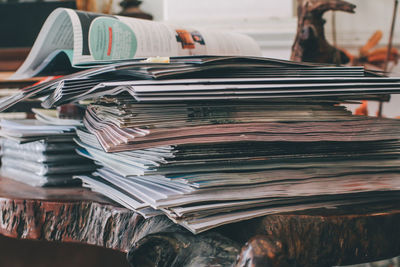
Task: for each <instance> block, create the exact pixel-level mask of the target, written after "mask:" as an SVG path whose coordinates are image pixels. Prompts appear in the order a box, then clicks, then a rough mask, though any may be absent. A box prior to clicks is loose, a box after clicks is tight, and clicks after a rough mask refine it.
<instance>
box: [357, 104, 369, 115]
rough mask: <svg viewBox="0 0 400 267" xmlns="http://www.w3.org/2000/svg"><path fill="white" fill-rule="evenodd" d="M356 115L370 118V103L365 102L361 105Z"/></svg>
mask: <svg viewBox="0 0 400 267" xmlns="http://www.w3.org/2000/svg"><path fill="white" fill-rule="evenodd" d="M354 115H363V116H368V101H366V100H363V101H362V103H361V105H360V106H359V107H358V108H357V109H356V110H355V111H354Z"/></svg>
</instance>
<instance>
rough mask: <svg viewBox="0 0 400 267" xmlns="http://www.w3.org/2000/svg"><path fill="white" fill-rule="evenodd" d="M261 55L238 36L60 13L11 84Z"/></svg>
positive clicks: (44, 30) (67, 11)
mask: <svg viewBox="0 0 400 267" xmlns="http://www.w3.org/2000/svg"><path fill="white" fill-rule="evenodd" d="M260 54H261V52H260V48H259V46H258V45H257V43H256V42H255V41H254V40H253V39H251V38H250V37H248V36H246V35H242V34H239V33H231V32H225V31H211V30H201V29H192V28H186V27H177V26H172V25H168V24H166V23H161V22H154V21H148V20H142V19H136V18H130V17H123V16H113V15H105V14H95V13H90V12H83V11H78V10H72V9H67V8H58V9H56V10H54V11H53V12H52V13H51V14H50V15H49V17H48V18H47V20H46V22H45V23H44V25H43V27H42V29H41V31H40V33H39V35H38V37H37V39H36V41H35V43H34V45H33V47H32V50H31V52H30V53H29V55H28V57H27V59H26V60H25V62H24V63H23V64H22V66H21V67H20V68H19V69H18V70H17V72H16V73H15V74H14V75H13V76H12V77H11V79H24V78H28V77H33V76H35V75H38V74H39V73H41V72H42V71H44V70H45V69H46V68H48V67H49V66H51V65H53V67H54V65H58V66H60V65H67V64H65V63H66V62H68V63H69V66H70V67H74V68H76V67H93V66H96V65H103V64H107V63H110V62H111V61H113V62H115V61H117V60H126V59H133V58H147V57H156V56H160V57H164V56H166V57H172V56H190V55H242V56H259V55H260ZM55 62H56V63H55ZM51 63H53V64H51ZM56 67H57V66H56ZM65 67H66V66H65Z"/></svg>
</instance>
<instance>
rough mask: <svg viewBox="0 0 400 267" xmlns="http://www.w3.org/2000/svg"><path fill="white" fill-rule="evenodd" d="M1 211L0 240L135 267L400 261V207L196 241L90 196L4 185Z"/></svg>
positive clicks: (230, 230)
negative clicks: (83, 248)
mask: <svg viewBox="0 0 400 267" xmlns="http://www.w3.org/2000/svg"><path fill="white" fill-rule="evenodd" d="M0 209H1V214H0V234H3V235H5V236H9V237H14V238H21V239H35V240H47V241H62V242H79V243H84V244H91V245H96V246H101V247H106V248H111V249H115V250H119V251H123V252H126V253H128V260H129V262H130V264H131V265H132V266H219V265H220V266H232V265H234V266H297V267H299V266H332V265H339V264H340V265H345V264H353V263H360V262H367V261H373V260H378V259H384V258H390V257H394V256H397V255H399V254H400V239H399V237H400V203H381V204H379V205H378V204H375V205H368V206H354V207H351V208H346V209H319V210H312V211H302V212H292V213H286V214H277V215H270V216H265V217H262V218H258V219H253V220H249V221H245V222H240V223H236V224H231V225H227V226H223V227H219V228H217V229H215V230H212V231H209V232H206V233H203V234H199V235H193V234H191V233H190V232H188V231H187V230H185V229H183V228H182V227H180V226H178V225H175V224H173V223H172V222H171V221H170V220H169V219H168V218H166V217H165V216H156V217H153V218H150V219H144V218H143V217H142V216H140V215H138V214H137V213H135V212H134V211H131V210H128V209H125V208H122V207H120V206H118V204H115V203H113V202H112V201H110V200H108V199H107V198H105V197H102V196H101V195H99V194H96V193H93V192H91V191H88V190H86V189H82V188H67V189H55V188H53V189H51V188H49V189H43V188H32V187H30V186H27V185H24V184H21V183H18V182H14V181H12V180H9V179H6V178H0ZM218 264H219V265H218Z"/></svg>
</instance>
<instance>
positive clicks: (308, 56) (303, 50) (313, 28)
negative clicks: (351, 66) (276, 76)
mask: <svg viewBox="0 0 400 267" xmlns="http://www.w3.org/2000/svg"><path fill="white" fill-rule="evenodd" d="M355 7H356V6H355V5H353V4H350V3H348V2H345V1H342V0H298V9H297V10H298V11H297V12H298V22H297V34H296V38H295V41H294V44H293V46H292V55H291V60H294V61H306V62H318V63H332V64H346V63H348V62H349V58H348V56H347V55H346V54H345V53H344V52H343V51H341V50H339V49H337V48H336V47H334V46H332V45H330V44H329V43H328V41H327V40H326V38H325V31H324V24H325V20H324V19H323V18H322V15H323V14H324V13H325V12H326V11H329V10H339V11H344V12H349V13H354V8H355Z"/></svg>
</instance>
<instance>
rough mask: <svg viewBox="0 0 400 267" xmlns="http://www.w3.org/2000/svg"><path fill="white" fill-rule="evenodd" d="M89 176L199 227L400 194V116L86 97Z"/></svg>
mask: <svg viewBox="0 0 400 267" xmlns="http://www.w3.org/2000/svg"><path fill="white" fill-rule="evenodd" d="M84 124H85V126H86V127H85V128H80V129H78V131H77V133H78V137H79V139H77V140H76V141H77V143H78V144H79V146H80V148H79V149H78V153H79V154H81V155H82V156H85V157H87V158H90V159H93V160H94V161H95V162H96V163H97V164H98V166H99V168H98V169H97V171H96V172H94V173H93V174H92V175H86V176H82V175H81V176H77V177H78V178H80V179H82V180H83V182H84V185H85V186H87V187H89V188H91V189H92V190H95V191H98V192H100V193H102V194H104V195H106V196H109V197H110V198H112V199H114V200H116V201H117V202H119V203H121V204H122V205H124V206H126V207H129V208H131V209H134V210H136V211H138V212H139V213H141V214H142V215H144V216H152V215H153V214H154V213H155V212H157V211H158V212H163V213H164V214H166V215H167V216H169V217H170V218H171V219H172V220H173V221H175V222H176V223H179V224H181V225H183V226H185V227H186V228H188V229H189V230H191V231H192V232H193V233H199V232H202V231H205V230H208V229H211V228H213V227H216V226H219V225H222V224H226V223H230V222H236V221H240V220H244V219H249V218H254V217H257V216H262V215H267V214H272V213H277V212H285V211H294V210H302V209H309V208H321V207H335V206H341V205H351V204H354V203H371V202H377V201H382V200H388V199H390V200H396V199H399V198H400V194H399V190H400V179H399V174H400V167H399V166H400V165H399V163H400V157H399V148H400V143H399V140H398V137H399V130H400V122H399V121H397V120H390V119H373V118H365V117H358V116H353V115H351V114H350V113H349V112H348V111H346V110H345V109H344V108H343V107H342V106H338V105H336V103H334V102H329V101H326V102H320V101H313V100H308V101H307V102H304V101H302V100H287V101H284V102H279V101H272V102H271V101H234V102H226V101H220V102H219V101H211V102H210V101H206V102H191V103H185V102H181V103H175V102H174V103H163V102H161V103H160V102H158V103H154V104H147V103H146V104H142V103H137V101H136V100H134V99H133V98H131V99H130V100H128V98H126V97H122V98H121V97H118V96H117V97H104V98H101V99H99V100H98V101H97V102H96V103H94V104H91V105H89V106H88V108H87V111H86V115H85V117H84Z"/></svg>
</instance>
